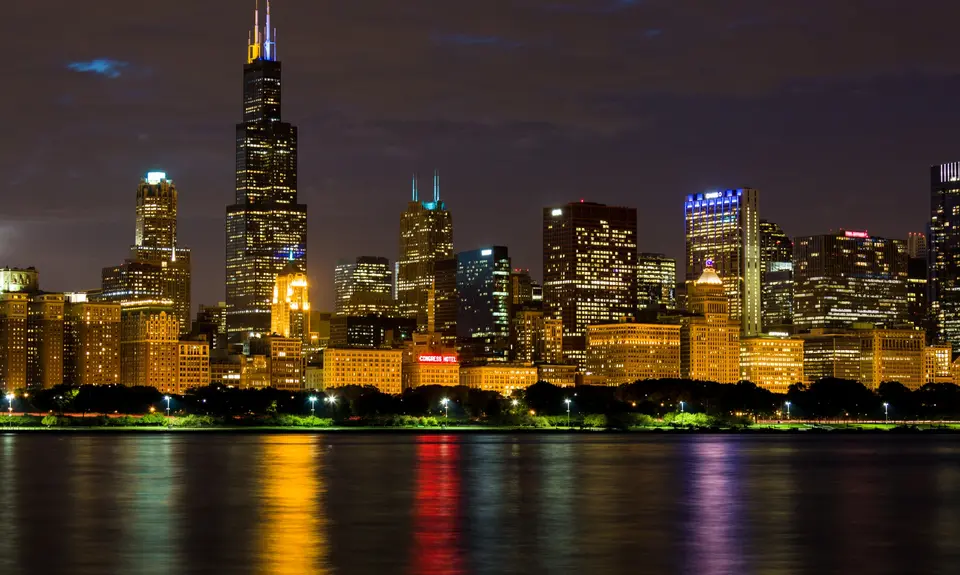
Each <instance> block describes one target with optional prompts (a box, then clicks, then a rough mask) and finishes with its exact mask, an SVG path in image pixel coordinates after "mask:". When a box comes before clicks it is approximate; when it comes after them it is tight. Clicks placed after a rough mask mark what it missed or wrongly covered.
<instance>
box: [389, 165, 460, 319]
mask: <svg viewBox="0 0 960 575" xmlns="http://www.w3.org/2000/svg"><path fill="white" fill-rule="evenodd" d="M452 257H453V216H451V214H450V211H449V210H447V205H446V203H444V202H443V200H441V199H440V174H439V172H437V171H434V173H433V200H432V201H430V200H422V201H421V200H420V194H419V191H418V189H417V176H416V175H414V176H413V189H412V197H411V199H410V202H409V203H408V204H407V209H406V210H404V211H403V213H402V214H400V257H399V258H398V259H397V306H398V308H399V312H400V314H401V315H403V316H405V317H412V318H416V319H417V330H418V331H428V330H429V329H430V318H431V317H433V310H432V309H431V302H432V301H433V298H432V297H430V294H431V291H432V290H433V278H434V264H435V263H436V262H437V261H439V260H444V259H448V258H452Z"/></svg>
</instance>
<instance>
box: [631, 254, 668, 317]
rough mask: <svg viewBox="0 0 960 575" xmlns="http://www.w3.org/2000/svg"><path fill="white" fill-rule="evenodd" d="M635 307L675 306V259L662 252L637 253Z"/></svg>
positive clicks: (656, 307)
mask: <svg viewBox="0 0 960 575" xmlns="http://www.w3.org/2000/svg"><path fill="white" fill-rule="evenodd" d="M637 307H638V308H640V309H644V308H650V309H658V308H660V307H663V308H666V309H675V308H676V307H677V260H675V259H673V258H668V257H667V256H665V255H663V254H650V253H641V254H638V255H637Z"/></svg>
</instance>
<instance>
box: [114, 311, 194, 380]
mask: <svg viewBox="0 0 960 575" xmlns="http://www.w3.org/2000/svg"><path fill="white" fill-rule="evenodd" d="M120 333H121V336H120V382H121V383H122V384H124V385H126V386H130V387H136V386H145V387H155V388H157V389H158V390H160V392H161V393H173V394H175V393H177V378H178V376H179V365H180V364H179V362H180V356H179V348H178V344H179V343H180V324H179V322H178V321H177V316H176V314H175V313H174V312H173V302H171V301H169V300H160V301H141V302H130V303H125V304H122V306H121V311H120Z"/></svg>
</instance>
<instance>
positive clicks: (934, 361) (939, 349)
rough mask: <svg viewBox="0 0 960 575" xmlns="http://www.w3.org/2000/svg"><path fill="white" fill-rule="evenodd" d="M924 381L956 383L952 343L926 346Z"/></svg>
mask: <svg viewBox="0 0 960 575" xmlns="http://www.w3.org/2000/svg"><path fill="white" fill-rule="evenodd" d="M923 383H925V384H926V383H954V380H953V346H952V345H950V344H949V343H945V344H940V345H929V346H927V347H926V348H924V350H923Z"/></svg>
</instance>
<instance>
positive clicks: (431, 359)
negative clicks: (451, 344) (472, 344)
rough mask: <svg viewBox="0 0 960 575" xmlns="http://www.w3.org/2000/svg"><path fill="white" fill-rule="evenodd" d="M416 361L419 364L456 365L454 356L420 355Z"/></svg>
mask: <svg viewBox="0 0 960 575" xmlns="http://www.w3.org/2000/svg"><path fill="white" fill-rule="evenodd" d="M417 359H418V360H419V361H420V363H457V356H455V355H421V356H420V357H419V358H417Z"/></svg>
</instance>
